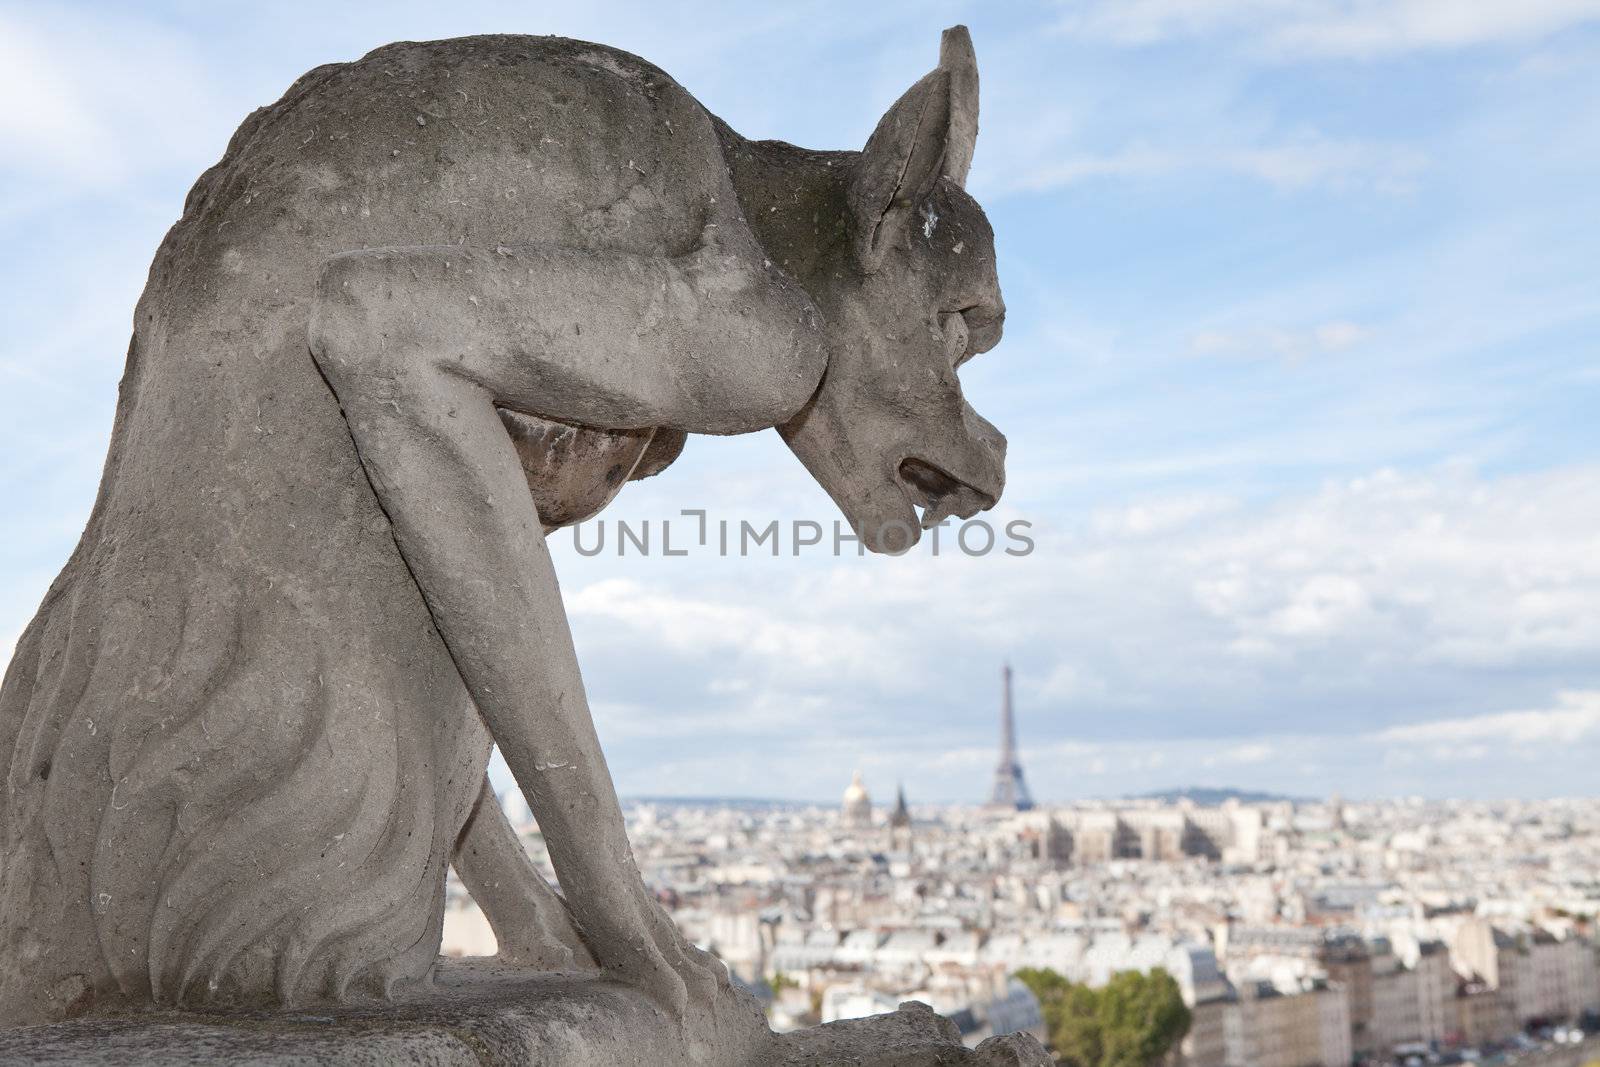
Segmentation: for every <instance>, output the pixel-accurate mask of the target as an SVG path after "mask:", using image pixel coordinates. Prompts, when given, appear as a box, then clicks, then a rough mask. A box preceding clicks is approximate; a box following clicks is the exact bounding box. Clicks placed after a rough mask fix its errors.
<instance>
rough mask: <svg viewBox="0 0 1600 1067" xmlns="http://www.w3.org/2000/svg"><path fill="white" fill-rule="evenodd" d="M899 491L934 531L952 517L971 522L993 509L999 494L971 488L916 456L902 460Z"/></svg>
mask: <svg viewBox="0 0 1600 1067" xmlns="http://www.w3.org/2000/svg"><path fill="white" fill-rule="evenodd" d="M900 488H901V489H903V490H904V491H905V494H906V496H907V497H909V498H910V500H911V502H912V504H914V505H916V506H917V507H919V508H921V509H922V519H921V522H922V528H923V529H924V530H931V529H932V528H933V527H935V526H937V525H938V524H939V523H941V522H943V521H945V520H946V519H948V518H950V517H951V516H952V515H953V516H956V517H957V518H961V519H970V518H972V516H974V515H976V514H977V513H978V512H980V511H987V510H988V509H989V508H992V507H994V505H995V501H996V500H997V499H998V497H997V496H996V494H994V493H986V492H984V491H983V490H982V489H979V488H977V487H976V486H973V485H968V484H967V483H966V482H963V481H961V480H960V479H959V478H956V477H955V476H954V475H952V474H950V473H949V472H948V471H945V470H942V469H941V468H939V467H936V466H934V465H933V464H932V463H929V462H927V461H926V460H921V459H916V458H914V457H907V458H906V459H904V460H901V461H900Z"/></svg>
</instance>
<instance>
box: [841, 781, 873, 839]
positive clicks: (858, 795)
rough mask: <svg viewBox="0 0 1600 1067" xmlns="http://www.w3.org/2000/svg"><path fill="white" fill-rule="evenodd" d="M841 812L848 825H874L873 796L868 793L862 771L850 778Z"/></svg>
mask: <svg viewBox="0 0 1600 1067" xmlns="http://www.w3.org/2000/svg"><path fill="white" fill-rule="evenodd" d="M839 813H840V815H841V816H842V817H843V820H844V824H845V825H846V826H854V827H866V826H871V825H872V798H871V797H870V796H868V795H867V787H866V786H865V785H863V784H862V782H861V772H860V771H857V772H856V773H855V777H853V778H851V779H850V785H849V786H848V787H847V788H846V789H845V791H844V801H843V803H842V804H841V805H840V811H839Z"/></svg>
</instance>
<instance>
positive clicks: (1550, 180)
mask: <svg viewBox="0 0 1600 1067" xmlns="http://www.w3.org/2000/svg"><path fill="white" fill-rule="evenodd" d="M955 22H965V23H967V24H968V25H970V26H971V28H972V33H973V38H974V41H975V43H976V46H977V51H978V57H979V63H980V67H981V70H982V76H983V117H982V134H981V136H980V138H979V142H978V152H977V158H976V160H975V163H974V169H973V173H972V178H971V182H970V188H971V190H972V191H973V192H974V193H975V194H976V195H977V196H978V197H979V199H980V200H981V201H982V202H983V203H984V204H985V205H986V207H987V208H988V211H989V214H990V218H991V220H992V222H993V223H994V227H995V231H996V234H997V242H998V249H999V256H1000V270H1001V281H1002V285H1003V286H1004V288H1005V293H1006V300H1007V304H1008V307H1009V310H1010V315H1009V319H1008V324H1007V334H1006V340H1005V341H1004V343H1003V344H1002V345H1001V346H1000V347H999V348H998V349H996V350H995V351H993V352H992V353H989V354H988V355H986V356H984V357H982V358H981V359H979V360H976V361H974V362H973V363H971V364H969V365H968V366H967V367H965V368H963V379H964V382H965V384H966V389H967V392H968V396H969V398H970V399H971V400H972V401H973V403H974V404H975V406H976V407H977V408H978V409H979V410H980V411H981V412H983V413H984V414H985V415H986V416H987V417H989V418H990V419H991V420H992V421H993V422H995V423H996V424H997V425H998V426H1000V428H1001V429H1002V430H1004V431H1005V432H1006V433H1007V435H1008V436H1009V438H1010V441H1011V453H1010V455H1011V461H1010V483H1009V486H1008V490H1007V496H1006V499H1005V500H1004V501H1003V503H1002V505H1001V507H1000V509H999V511H998V514H997V518H998V519H999V521H1000V522H1004V521H1009V520H1012V519H1025V520H1027V521H1028V522H1030V523H1032V530H1033V536H1034V538H1035V541H1036V549H1035V551H1034V552H1032V553H1031V554H1030V555H1027V556H1025V557H1020V558H1017V557H1006V556H1003V555H999V554H993V555H988V556H983V557H981V558H967V557H965V556H963V555H962V554H960V553H959V552H956V553H949V552H946V553H943V554H941V555H940V556H939V557H937V558H936V557H933V556H932V555H931V554H930V553H928V552H927V551H926V550H925V549H923V550H919V551H917V552H915V553H913V554H911V555H910V556H907V557H905V558H901V559H883V558H867V559H857V558H856V557H855V556H854V555H846V556H845V557H843V558H838V559H835V558H833V557H832V556H831V555H830V554H828V553H817V552H808V553H803V554H802V555H801V556H799V557H795V556H791V555H788V554H787V547H786V550H785V555H783V556H781V557H780V558H777V559H774V558H771V557H765V556H763V557H758V558H737V557H734V558H721V557H718V556H716V555H715V554H713V553H706V552H699V553H692V554H691V555H690V556H689V557H685V558H671V559H667V558H661V557H660V556H659V555H658V556H655V557H652V558H642V559H641V558H632V557H630V558H621V559H619V558H617V557H616V556H615V554H614V552H608V553H605V554H602V555H601V556H598V557H595V558H584V557H582V556H579V555H578V554H577V553H575V552H574V551H572V549H571V540H570V536H569V535H566V534H562V535H558V536H557V538H556V552H557V558H558V565H559V566H560V568H561V573H562V580H563V586H564V588H565V590H566V594H567V598H568V603H569V611H570V614H571V617H572V621H573V626H574V631H575V634H576V637H577V640H578V646H579V654H580V657H581V658H582V660H583V663H584V669H585V675H586V678H587V681H588V685H589V690H590V697H591V700H592V702H593V704H594V707H595V715H596V719H597V722H598V723H599V726H600V730H601V734H602V738H603V739H604V740H605V742H606V745H607V752H608V755H609V759H610V762H611V766H612V769H613V772H614V774H615V777H616V778H617V781H618V785H619V788H620V789H621V790H622V791H623V792H624V793H634V794H638V793H677V794H699V795H704V794H744V795H766V796H788V797H831V796H834V795H836V794H837V793H838V791H839V790H841V789H842V788H843V786H844V785H845V783H846V782H847V781H848V779H849V773H850V771H851V769H852V768H855V767H858V766H859V767H860V768H861V769H862V770H863V771H864V773H865V775H866V778H867V783H868V785H869V787H871V788H873V789H874V790H876V791H877V792H879V793H880V794H885V793H889V792H891V791H892V789H893V786H894V783H895V781H896V780H898V779H903V780H904V781H905V783H906V786H907V789H908V792H909V793H910V794H911V795H912V797H913V798H914V799H919V798H920V799H928V800H935V799H937V800H974V799H978V798H980V797H981V796H982V794H983V792H984V790H985V788H986V785H987V781H988V778H989V775H990V772H991V768H992V764H993V761H994V732H995V708H996V703H997V698H998V670H999V665H1000V663H1001V661H1002V660H1003V659H1005V658H1008V657H1009V658H1010V659H1011V660H1012V662H1013V663H1014V664H1015V666H1016V668H1017V671H1018V685H1017V700H1018V717H1019V724H1020V728H1021V731H1022V741H1023V746H1024V760H1025V765H1026V767H1027V770H1028V773H1029V776H1030V779H1031V781H1032V784H1033V787H1034V790H1035V792H1036V793H1037V794H1038V795H1040V796H1041V797H1043V798H1046V799H1059V800H1065V799H1069V798H1073V797H1078V796H1085V795H1101V794H1108V793H1120V792H1124V791H1133V790H1142V789H1147V788H1155V787H1161V786H1168V785H1180V784H1189V783H1201V784H1233V785H1240V786H1252V787H1258V788H1266V789H1278V790H1284V791H1290V792H1295V793H1322V792H1327V791H1330V790H1334V789H1338V790H1342V791H1343V792H1344V793H1345V794H1346V795H1352V796H1360V795H1378V794H1384V795H1394V794H1411V793H1420V794H1426V795H1475V796H1485V795H1503V794H1506V795H1550V794H1561V793H1567V794H1571V793H1580V792H1589V791H1592V789H1593V782H1594V770H1593V768H1594V767H1595V766H1596V765H1597V764H1600V448H1597V446H1600V428H1597V418H1596V412H1597V411H1600V118H1597V116H1600V78H1596V77H1595V76H1594V72H1595V71H1596V70H1597V69H1600V3H1596V2H1593V0H1518V2H1515V3H1512V2H1501V0H1488V2H1473V0H1385V2H1369V0H1299V2H1292V0H1120V2H1097V0H1081V2H1067V3H1060V4H1039V5H1028V4H1020V3H1006V4H959V3H926V2H923V3H916V4H897V3H884V4H873V5H864V4H849V5H845V4H820V3H812V4H791V5H783V6H777V5H769V6H763V5H747V4H732V3H729V4H708V5H696V6H689V5H672V4H665V3H648V4H646V3H638V4H604V3H600V4H581V5H580V4H535V3H528V4H487V3H472V2H457V3H452V4H449V5H438V4H411V3H385V4H381V5H377V4H374V5H359V4H314V5H313V4H299V3H287V2H285V3H276V4H272V5H231V4H218V3H198V2H196V3H145V4H141V5H138V6H137V9H134V8H133V7H132V6H130V5H105V6H100V5H94V4H75V5H49V4H41V3H29V4H25V5H7V4H4V3H0V99H4V100H6V101H7V106H6V107H5V108H3V109H0V245H3V247H4V248H5V250H6V252H5V255H4V256H3V257H0V293H3V294H4V295H3V296H0V309H3V312H0V314H3V319H0V322H3V324H4V330H3V331H0V508H3V512H0V513H3V514H4V517H5V519H4V521H5V527H4V529H5V537H4V541H3V542H0V651H5V650H8V649H9V647H10V645H11V643H12V642H13V641H14V640H15V638H16V635H17V634H18V633H19V632H20V630H21V629H22V627H23V626H24V625H25V623H26V621H27V619H28V617H29V616H30V615H31V614H32V612H33V610H34V608H35V607H36V605H37V603H38V600H39V597H40V596H41V594H42V593H43V591H44V588H45V586H46V585H47V584H48V582H49V581H50V579H51V578H52V577H53V575H54V573H55V571H56V570H57V569H58V568H59V567H60V566H61V564H62V563H63V562H64V561H65V559H66V557H67V555H68V553H69V552H70V550H71V547H72V544H73V543H74V541H75V539H76V537H77V534H78V532H79V530H80V529H81V527H82V524H83V521H84V519H85V517H86V516H87V514H88V510H89V506H90V504H91V502H92V499H93V493H94V488H95V485H96V482H97V480H98V476H99V468H100V464H101V462H102V460H103V458H104V451H105V446H106V441H107V437H108V435H109V431H110V425H111V413H112V406H113V401H114V396H115V385H116V380H117V377H118V375H119V374H120V371H121V364H122V356H123V353H124V351H125V348H126V344H127V335H128V332H129V325H130V319H131V314H132V308H133V304H134V301H135V300H136V298H137V295H138V292H139V289H140V287H141V285H142V283H143V278H144V274H145V271H146V269H147V267H148V264H149V259H150V256H151V255H152V254H153V253H154V250H155V247H156V245H157V243H158V242H159V240H160V237H161V235H162V233H163V232H164V231H165V229H166V227H167V226H169V225H170V224H171V223H172V222H173V221H174V220H175V219H176V217H177V215H178V213H179V210H180V207H181V204H182V200H183V196H184V194H185V193H186V191H187V189H188V187H189V185H190V184H191V183H192V182H193V180H194V179H195V178H196V177H197V176H198V175H199V173H200V171H201V170H203V169H204V168H205V167H206V166H208V165H209V164H210V163H212V162H213V161H215V159H216V158H217V157H218V156H219V155H220V153H221V151H222V148H223V145H224V144H225V142H226V139H227V137H228V135H229V134H230V133H231V132H232V130H233V128H234V127H235V126H236V125H237V124H238V123H239V121H241V120H242V119H243V118H244V116H245V115H246V114H247V113H248V112H249V111H250V110H251V109H253V108H255V107H257V106H260V105H262V104H265V103H268V102H270V101H272V100H274V99H276V98H277V96H278V95H279V94H280V93H281V92H282V91H283V89H284V88H285V87H287V86H288V84H289V83H290V82H291V81H292V80H293V79H294V78H295V77H296V76H298V75H299V74H300V73H302V72H303V71H304V70H307V69H309V68H310V67H312V66H315V65H317V64H320V63H325V62H330V61H336V60H342V59H350V58H354V57H356V56H358V55H360V54H361V53H363V52H365V51H367V50H368V49H370V48H372V47H375V46H377V45H380V44H383V43H386V42H388V41H391V40H395V39H401V38H429V37H445V36H455V35H459V34H465V33H476V32H526V33H556V34H564V35H568V36H577V37H584V38H588V39H592V40H599V41H604V42H606V43H609V44H614V45H617V46H620V47H623V48H627V49H629V50H631V51H635V52H638V53H639V54H641V55H643V56H645V57H646V58H648V59H650V60H651V61H653V62H655V63H657V64H658V65H660V66H662V67H663V68H665V69H666V70H667V71H668V72H669V73H671V74H672V75H673V76H674V77H676V78H677V79H678V80H679V81H680V82H682V83H683V84H684V85H685V86H687V87H688V88H689V89H690V90H691V91H692V92H694V93H695V94H696V95H697V96H698V97H699V99H700V100H701V101H702V102H704V103H705V104H706V105H707V106H708V107H709V108H710V109H711V110H712V111H714V112H716V113H717V114H719V115H721V116H722V117H723V118H725V119H727V120H728V121H729V122H730V123H731V124H732V125H733V126H734V127H735V128H737V129H739V130H740V131H741V132H743V133H745V134H746V135H748V136H753V137H776V138H781V139H785V140H790V141H794V142H796V143H799V144H803V145H807V146H811V147H818V148H846V147H859V145H860V144H861V143H862V142H863V141H864V140H865V138H866V136H867V134H868V133H869V132H870V131H871V129H872V126H873V124H874V123H875V121H876V119H877V117H878V115H879V114H881V112H882V111H883V109H884V108H886V107H887V106H888V105H889V104H890V103H891V102H892V101H893V99H894V98H895V97H896V96H897V95H898V94H899V93H900V92H901V91H902V90H903V89H904V88H905V87H906V86H908V85H909V84H911V82H913V81H914V80H915V79H916V78H917V77H919V76H920V75H921V74H922V73H925V72H926V70H927V69H928V68H929V67H930V66H931V65H932V63H933V61H934V57H935V55H936V52H937V45H938V32H939V30H940V29H941V28H942V27H944V26H946V25H949V24H951V23H955ZM685 507H691V508H704V509H706V510H707V511H708V514H709V516H710V518H712V519H713V520H716V519H729V520H731V521H733V522H735V523H737V522H738V521H739V520H740V519H751V520H753V521H757V522H758V523H765V522H766V521H767V520H769V519H770V518H780V519H783V520H785V521H788V520H792V519H794V518H809V519H816V520H820V521H822V522H824V523H828V522H831V521H832V520H833V518H834V517H835V516H834V512H833V510H832V506H831V505H830V504H829V503H828V501H827V500H826V498H825V497H824V496H823V495H822V494H821V492H820V491H819V490H818V489H816V487H815V486H813V485H812V484H811V483H810V481H809V479H808V477H807V476H806V474H805V473H804V471H803V469H802V468H801V467H800V466H799V464H798V463H797V462H796V461H795V460H793V458H792V457H790V456H789V454H788V453H787V451H786V450H785V449H784V448H783V446H782V444H781V442H779V441H778V440H777V438H776V436H775V435H772V434H765V435H758V436H755V437H749V438H738V439H728V440H709V439H697V440H695V441H692V442H690V445H689V448H688V450H687V451H686V452H685V455H684V458H683V459H682V460H681V461H680V462H679V464H678V465H677V466H675V467H674V468H672V470H670V471H669V472H668V473H667V474H666V475H664V476H662V477H660V478H657V479H654V480H652V481H650V482H646V483H641V484H639V485H637V486H633V487H630V488H629V489H628V490H627V491H625V492H624V494H623V496H622V497H621V498H620V499H619V501H618V503H617V505H616V510H615V515H616V516H620V517H625V518H628V519H630V520H632V521H634V522H636V523H637V522H639V521H642V520H645V519H650V520H652V521H653V522H655V523H656V524H659V522H660V521H661V520H662V519H663V518H667V517H671V516H675V515H677V513H678V511H679V509H680V508H685ZM680 521H686V520H680ZM686 528H687V527H679V528H677V529H679V530H681V529H686ZM676 532H677V531H676V530H675V533H676Z"/></svg>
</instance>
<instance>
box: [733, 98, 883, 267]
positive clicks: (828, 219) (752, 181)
mask: <svg viewBox="0 0 1600 1067" xmlns="http://www.w3.org/2000/svg"><path fill="white" fill-rule="evenodd" d="M718 133H719V135H721V139H722V144H723V153H724V155H725V157H726V158H727V161H728V171H729V173H730V174H731V175H732V176H733V185H734V190H735V191H736V192H737V193H738V196H739V206H740V207H741V208H742V209H743V210H744V217H745V220H746V222H748V223H749V226H750V230H751V232H752V233H754V234H755V236H756V240H758V241H760V242H761V245H762V247H763V248H764V249H765V250H766V253H767V258H769V259H770V260H772V262H773V263H774V264H776V265H777V266H778V267H779V268H781V269H782V270H783V271H785V272H786V273H787V274H789V275H790V276H791V277H792V278H794V279H795V281H797V282H799V283H800V284H801V285H802V286H804V287H805V288H806V289H807V291H809V292H810V293H811V294H812V295H813V297H818V296H820V295H821V292H822V290H823V289H825V288H826V287H825V286H824V285H823V282H824V279H825V278H826V277H827V275H828V274H829V273H830V272H832V271H834V270H836V269H838V265H839V264H840V263H841V262H847V261H848V257H849V249H850V231H849V222H848V211H847V206H846V196H845V194H846V190H847V189H848V187H849V180H850V172H851V168H852V167H853V166H854V165H855V161H856V159H857V158H858V157H859V155H860V153H858V152H813V151H811V150H809V149H805V148H796V147H795V146H794V145H791V144H786V143H784V142H783V141H747V140H745V139H744V138H742V137H740V136H739V135H738V134H737V133H734V132H733V131H732V130H730V129H728V128H727V126H726V125H723V124H721V123H719V124H718Z"/></svg>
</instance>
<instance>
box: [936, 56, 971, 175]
mask: <svg viewBox="0 0 1600 1067" xmlns="http://www.w3.org/2000/svg"><path fill="white" fill-rule="evenodd" d="M939 69H940V70H942V71H945V72H946V73H947V74H949V75H950V133H949V136H948V138H947V140H946V142H945V146H944V176H945V177H946V178H949V179H950V180H951V181H953V182H955V183H956V184H957V185H959V186H962V187H963V188H965V187H966V184H967V171H968V170H970V169H971V167H972V152H973V149H974V148H976V147H977V144H978V57H977V55H976V54H975V53H974V52H973V51H972V35H971V34H970V33H968V32H967V28H966V27H965V26H951V27H950V28H949V29H948V30H945V31H944V36H943V37H942V38H940V40H939Z"/></svg>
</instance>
